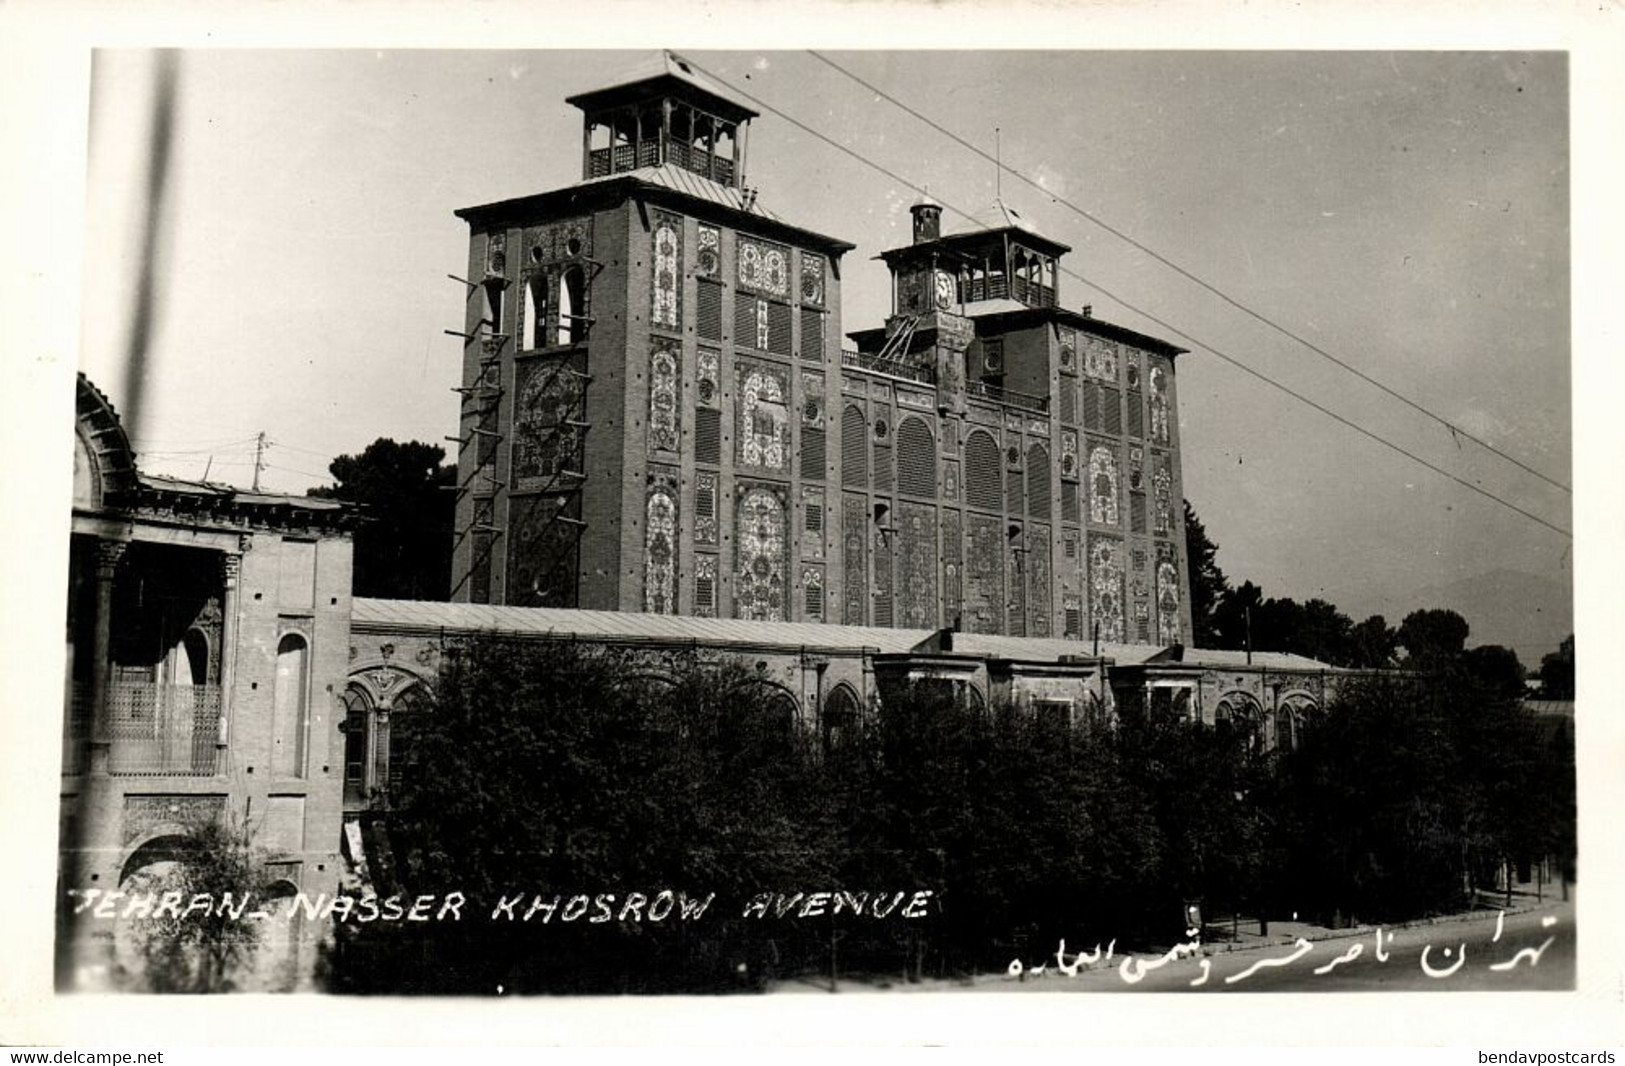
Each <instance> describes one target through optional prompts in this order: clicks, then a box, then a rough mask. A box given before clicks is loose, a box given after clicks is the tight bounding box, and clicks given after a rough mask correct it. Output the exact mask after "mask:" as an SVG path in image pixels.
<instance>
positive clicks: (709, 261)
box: [694, 224, 722, 278]
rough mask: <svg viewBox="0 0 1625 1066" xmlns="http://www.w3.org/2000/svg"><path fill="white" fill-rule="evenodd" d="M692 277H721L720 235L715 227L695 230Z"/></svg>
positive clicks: (700, 227) (701, 226)
mask: <svg viewBox="0 0 1625 1066" xmlns="http://www.w3.org/2000/svg"><path fill="white" fill-rule="evenodd" d="M696 238H697V239H696V240H695V244H696V245H697V247H696V248H695V250H694V276H695V277H697V278H716V277H720V276H721V275H722V234H721V233H720V232H719V231H718V230H717V228H716V227H715V226H707V225H703V224H702V225H700V226H699V227H698V228H697V230H696Z"/></svg>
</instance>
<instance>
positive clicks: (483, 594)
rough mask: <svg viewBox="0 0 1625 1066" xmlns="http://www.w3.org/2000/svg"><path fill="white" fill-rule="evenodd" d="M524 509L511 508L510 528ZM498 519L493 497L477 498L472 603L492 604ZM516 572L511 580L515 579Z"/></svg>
mask: <svg viewBox="0 0 1625 1066" xmlns="http://www.w3.org/2000/svg"><path fill="white" fill-rule="evenodd" d="M519 506H521V504H520V502H519V501H518V500H515V501H514V503H513V504H512V505H510V506H509V508H508V518H509V525H510V526H512V525H514V524H515V523H516V521H517V520H516V519H515V517H514V512H515V510H517V509H518V507H519ZM494 515H495V503H494V501H492V499H491V498H490V497H489V496H486V497H476V498H475V500H474V524H473V530H474V532H473V536H472V537H471V538H470V539H471V540H472V542H473V543H472V544H471V545H470V547H469V551H470V553H471V555H470V558H471V560H472V561H471V562H470V563H469V573H468V598H469V602H471V603H490V602H491V553H492V552H493V551H494V550H495V549H496V537H495V536H494V535H493V534H492V532H491V529H490V527H491V525H492V523H493V518H494ZM512 532H513V531H512V529H510V530H509V543H510V544H512V543H513V538H512ZM512 577H513V574H512V571H510V572H509V578H510V580H511V579H512Z"/></svg>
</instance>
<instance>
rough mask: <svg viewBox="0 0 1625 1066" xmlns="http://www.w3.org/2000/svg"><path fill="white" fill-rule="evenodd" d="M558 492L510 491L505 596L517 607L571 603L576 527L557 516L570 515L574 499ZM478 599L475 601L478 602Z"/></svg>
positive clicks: (577, 529) (574, 574)
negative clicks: (565, 500) (530, 493)
mask: <svg viewBox="0 0 1625 1066" xmlns="http://www.w3.org/2000/svg"><path fill="white" fill-rule="evenodd" d="M559 500H560V497H558V496H554V495H552V494H551V493H549V494H547V495H543V496H514V497H511V498H510V499H509V501H508V595H507V597H506V598H505V601H504V602H506V603H509V604H513V605H515V606H519V607H574V606H575V602H576V585H575V582H576V551H577V547H578V544H579V541H580V536H579V527H578V526H576V525H574V524H573V523H570V522H562V521H558V517H559V516H560V515H561V514H562V515H564V516H565V517H574V515H573V514H572V510H573V509H574V503H573V501H571V502H570V504H569V506H567V507H565V508H563V509H561V508H560V506H559ZM476 602H478V601H476Z"/></svg>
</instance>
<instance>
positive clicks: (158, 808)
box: [122, 796, 226, 845]
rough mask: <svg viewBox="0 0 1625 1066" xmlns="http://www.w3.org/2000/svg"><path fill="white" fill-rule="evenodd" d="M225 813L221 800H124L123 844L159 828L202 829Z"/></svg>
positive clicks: (144, 797) (132, 841)
mask: <svg viewBox="0 0 1625 1066" xmlns="http://www.w3.org/2000/svg"><path fill="white" fill-rule="evenodd" d="M225 809H226V797H224V796H125V797H124V826H123V834H122V836H123V840H124V843H125V844H127V845H128V844H133V843H135V842H136V841H137V840H140V839H141V838H142V837H144V836H146V835H147V834H148V833H151V832H152V831H153V830H154V829H157V828H158V827H160V826H163V825H178V826H184V827H186V828H188V829H190V828H193V827H194V826H196V827H202V826H205V825H208V824H209V823H211V822H217V821H219V820H220V817H221V815H222V814H224V813H225Z"/></svg>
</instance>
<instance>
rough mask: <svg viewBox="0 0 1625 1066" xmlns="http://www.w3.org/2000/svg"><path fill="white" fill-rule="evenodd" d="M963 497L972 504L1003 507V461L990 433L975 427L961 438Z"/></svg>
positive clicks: (993, 508) (989, 507)
mask: <svg viewBox="0 0 1625 1066" xmlns="http://www.w3.org/2000/svg"><path fill="white" fill-rule="evenodd" d="M965 497H966V499H967V500H968V501H969V503H970V505H971V506H972V507H980V508H983V509H985V510H989V511H1000V510H1002V509H1003V508H1004V464H1003V462H1002V461H1001V459H1000V456H999V446H998V444H997V443H995V442H994V440H993V436H992V434H990V433H985V432H983V431H982V430H976V431H974V432H972V433H971V434H970V436H968V437H966V438H965Z"/></svg>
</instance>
